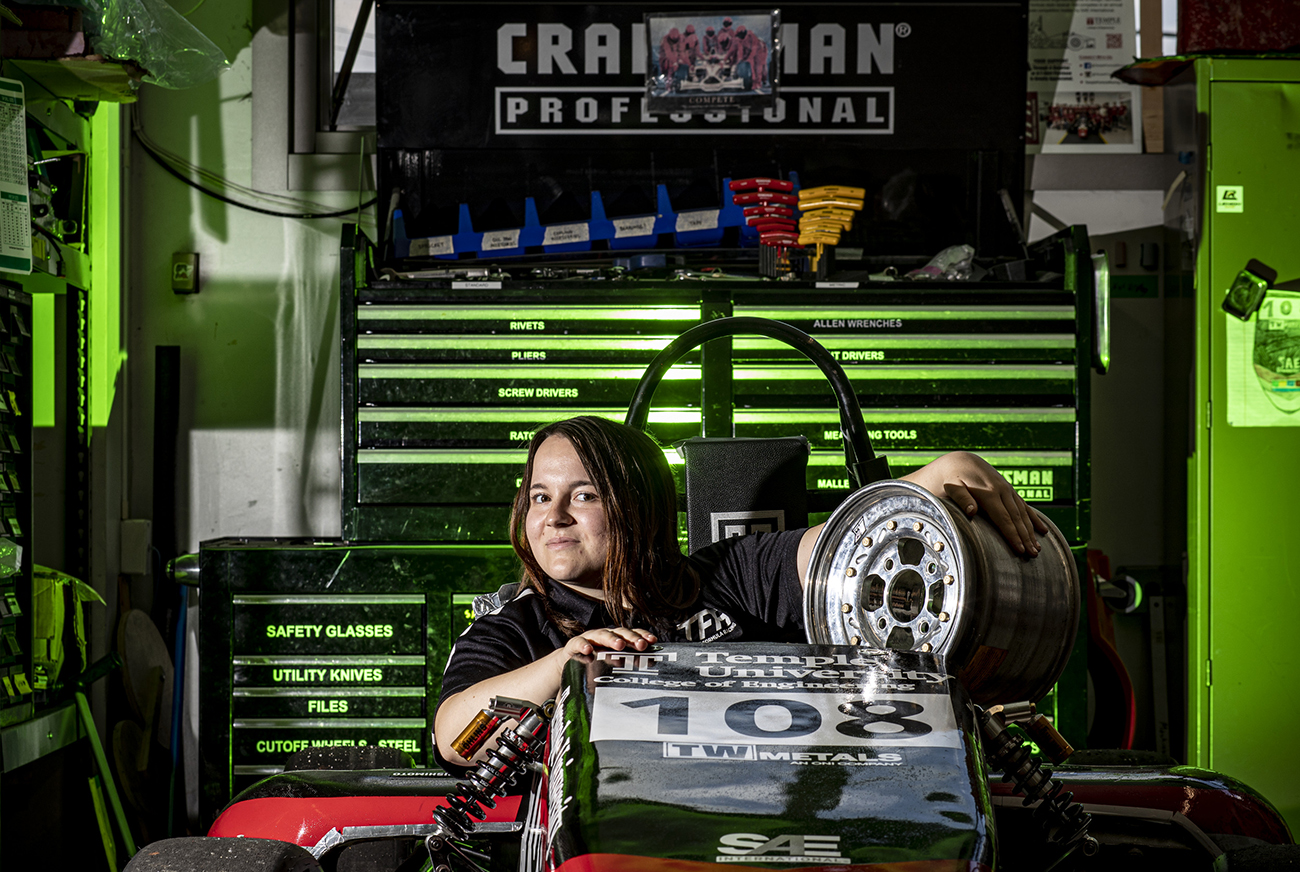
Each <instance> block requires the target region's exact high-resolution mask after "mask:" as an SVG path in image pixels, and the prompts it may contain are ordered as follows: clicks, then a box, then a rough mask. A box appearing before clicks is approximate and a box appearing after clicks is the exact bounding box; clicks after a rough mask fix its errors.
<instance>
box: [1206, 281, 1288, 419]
mask: <svg viewBox="0 0 1300 872" xmlns="http://www.w3.org/2000/svg"><path fill="white" fill-rule="evenodd" d="M1222 317H1224V318H1226V319H1227V328H1228V336H1227V339H1228V342H1227V351H1228V353H1227V366H1228V373H1227V375H1228V385H1227V386H1228V423H1229V424H1230V425H1231V426H1233V427H1300V293H1298V292H1296V291H1283V290H1278V289H1277V288H1273V289H1271V290H1269V292H1268V295H1267V296H1266V297H1265V298H1264V301H1263V302H1262V303H1261V304H1260V307H1259V311H1258V312H1256V314H1255V317H1253V318H1251V319H1250V320H1249V321H1244V322H1243V321H1241V320H1239V319H1237V318H1233V317H1231V316H1230V315H1228V314H1226V313H1225V314H1223V315H1222Z"/></svg>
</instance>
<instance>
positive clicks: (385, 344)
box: [357, 333, 674, 351]
mask: <svg viewBox="0 0 1300 872" xmlns="http://www.w3.org/2000/svg"><path fill="white" fill-rule="evenodd" d="M673 339H674V337H672V336H654V337H649V338H644V337H642V338H633V337H630V336H627V337H623V336H616V337H612V338H611V337H603V336H544V335H533V334H524V333H511V334H508V335H505V336H502V335H500V334H498V335H496V336H462V335H457V336H405V335H400V334H399V335H395V336H391V335H384V336H374V335H370V336H359V337H357V348H362V349H376V350H385V351H402V350H406V349H411V350H420V351H423V350H429V349H452V348H457V349H459V348H472V349H482V350H487V349H503V350H513V349H549V348H579V349H581V350H583V351H660V350H662V349H663V348H664V346H666V345H667V344H668V343H669V342H672V341H673Z"/></svg>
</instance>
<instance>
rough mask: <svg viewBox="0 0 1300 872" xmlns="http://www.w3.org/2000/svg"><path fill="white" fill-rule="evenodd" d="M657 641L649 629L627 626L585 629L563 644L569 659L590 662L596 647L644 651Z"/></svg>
mask: <svg viewBox="0 0 1300 872" xmlns="http://www.w3.org/2000/svg"><path fill="white" fill-rule="evenodd" d="M657 641H659V639H658V637H657V636H655V634H654V633H651V632H650V631H649V630H631V629H628V628H627V627H611V628H609V629H602V630H587V631H586V632H585V633H580V634H578V635H577V636H574V637H573V638H572V639H570V640H569V641H568V643H567V644H565V646H564V653H565V654H566V655H567V656H568V659H570V660H577V661H578V662H579V663H590V662H591V661H592V660H593V659H594V658H595V655H596V651H597V650H598V649H605V650H609V651H622V650H623V649H625V648H632V649H634V650H636V651H644V650H646V649H647V648H649V647H650V646H651V645H652V644H654V643H655V642H657Z"/></svg>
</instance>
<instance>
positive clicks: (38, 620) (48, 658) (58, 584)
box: [32, 566, 104, 690]
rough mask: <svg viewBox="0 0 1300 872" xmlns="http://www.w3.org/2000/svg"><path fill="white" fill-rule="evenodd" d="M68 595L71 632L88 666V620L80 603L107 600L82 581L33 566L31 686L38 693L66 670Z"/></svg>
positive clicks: (45, 567)
mask: <svg viewBox="0 0 1300 872" xmlns="http://www.w3.org/2000/svg"><path fill="white" fill-rule="evenodd" d="M65 593H67V594H70V597H68V599H69V600H70V601H71V603H72V631H73V635H74V636H75V637H76V640H77V654H78V656H80V658H81V661H80V662H81V665H82V666H83V667H84V666H85V665H86V663H87V660H86V619H85V616H84V615H83V614H82V611H81V604H82V603H83V602H87V601H95V602H98V603H100V604H101V605H103V604H104V598H103V597H101V596H100V595H99V594H98V593H97V592H96V591H95V589H94V588H93V587H91V586H90V585H88V584H86V583H85V582H84V581H82V580H81V579H79V578H73V577H72V576H71V575H68V574H67V573H63V572H59V571H58V570H57V569H50V568H49V567H47V566H33V567H32V687H33V688H34V689H36V690H45V689H47V688H49V687H51V686H53V684H54V683H55V682H56V681H57V680H58V677H59V672H60V671H61V670H62V669H63V661H64V657H65V654H64V650H63V623H64V614H65V600H64V597H65Z"/></svg>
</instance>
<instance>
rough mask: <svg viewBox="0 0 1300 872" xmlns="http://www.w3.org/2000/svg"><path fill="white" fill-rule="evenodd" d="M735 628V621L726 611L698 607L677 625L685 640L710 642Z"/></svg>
mask: <svg viewBox="0 0 1300 872" xmlns="http://www.w3.org/2000/svg"><path fill="white" fill-rule="evenodd" d="M735 628H736V622H735V621H733V620H732V619H731V616H730V615H728V614H727V613H726V612H720V611H718V610H717V609H707V608H706V609H700V610H699V611H698V612H696V613H695V614H693V615H691V616H690V617H689V618H687V619H686V620H684V621H682V622H681V623H680V624H678V625H677V629H679V630H681V631H682V633H683V634H685V636H686V641H687V642H712V641H713V640H715V639H721V638H722V637H723V636H725V635H727V634H728V633H730V632H731V631H732V630H734V629H735Z"/></svg>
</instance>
